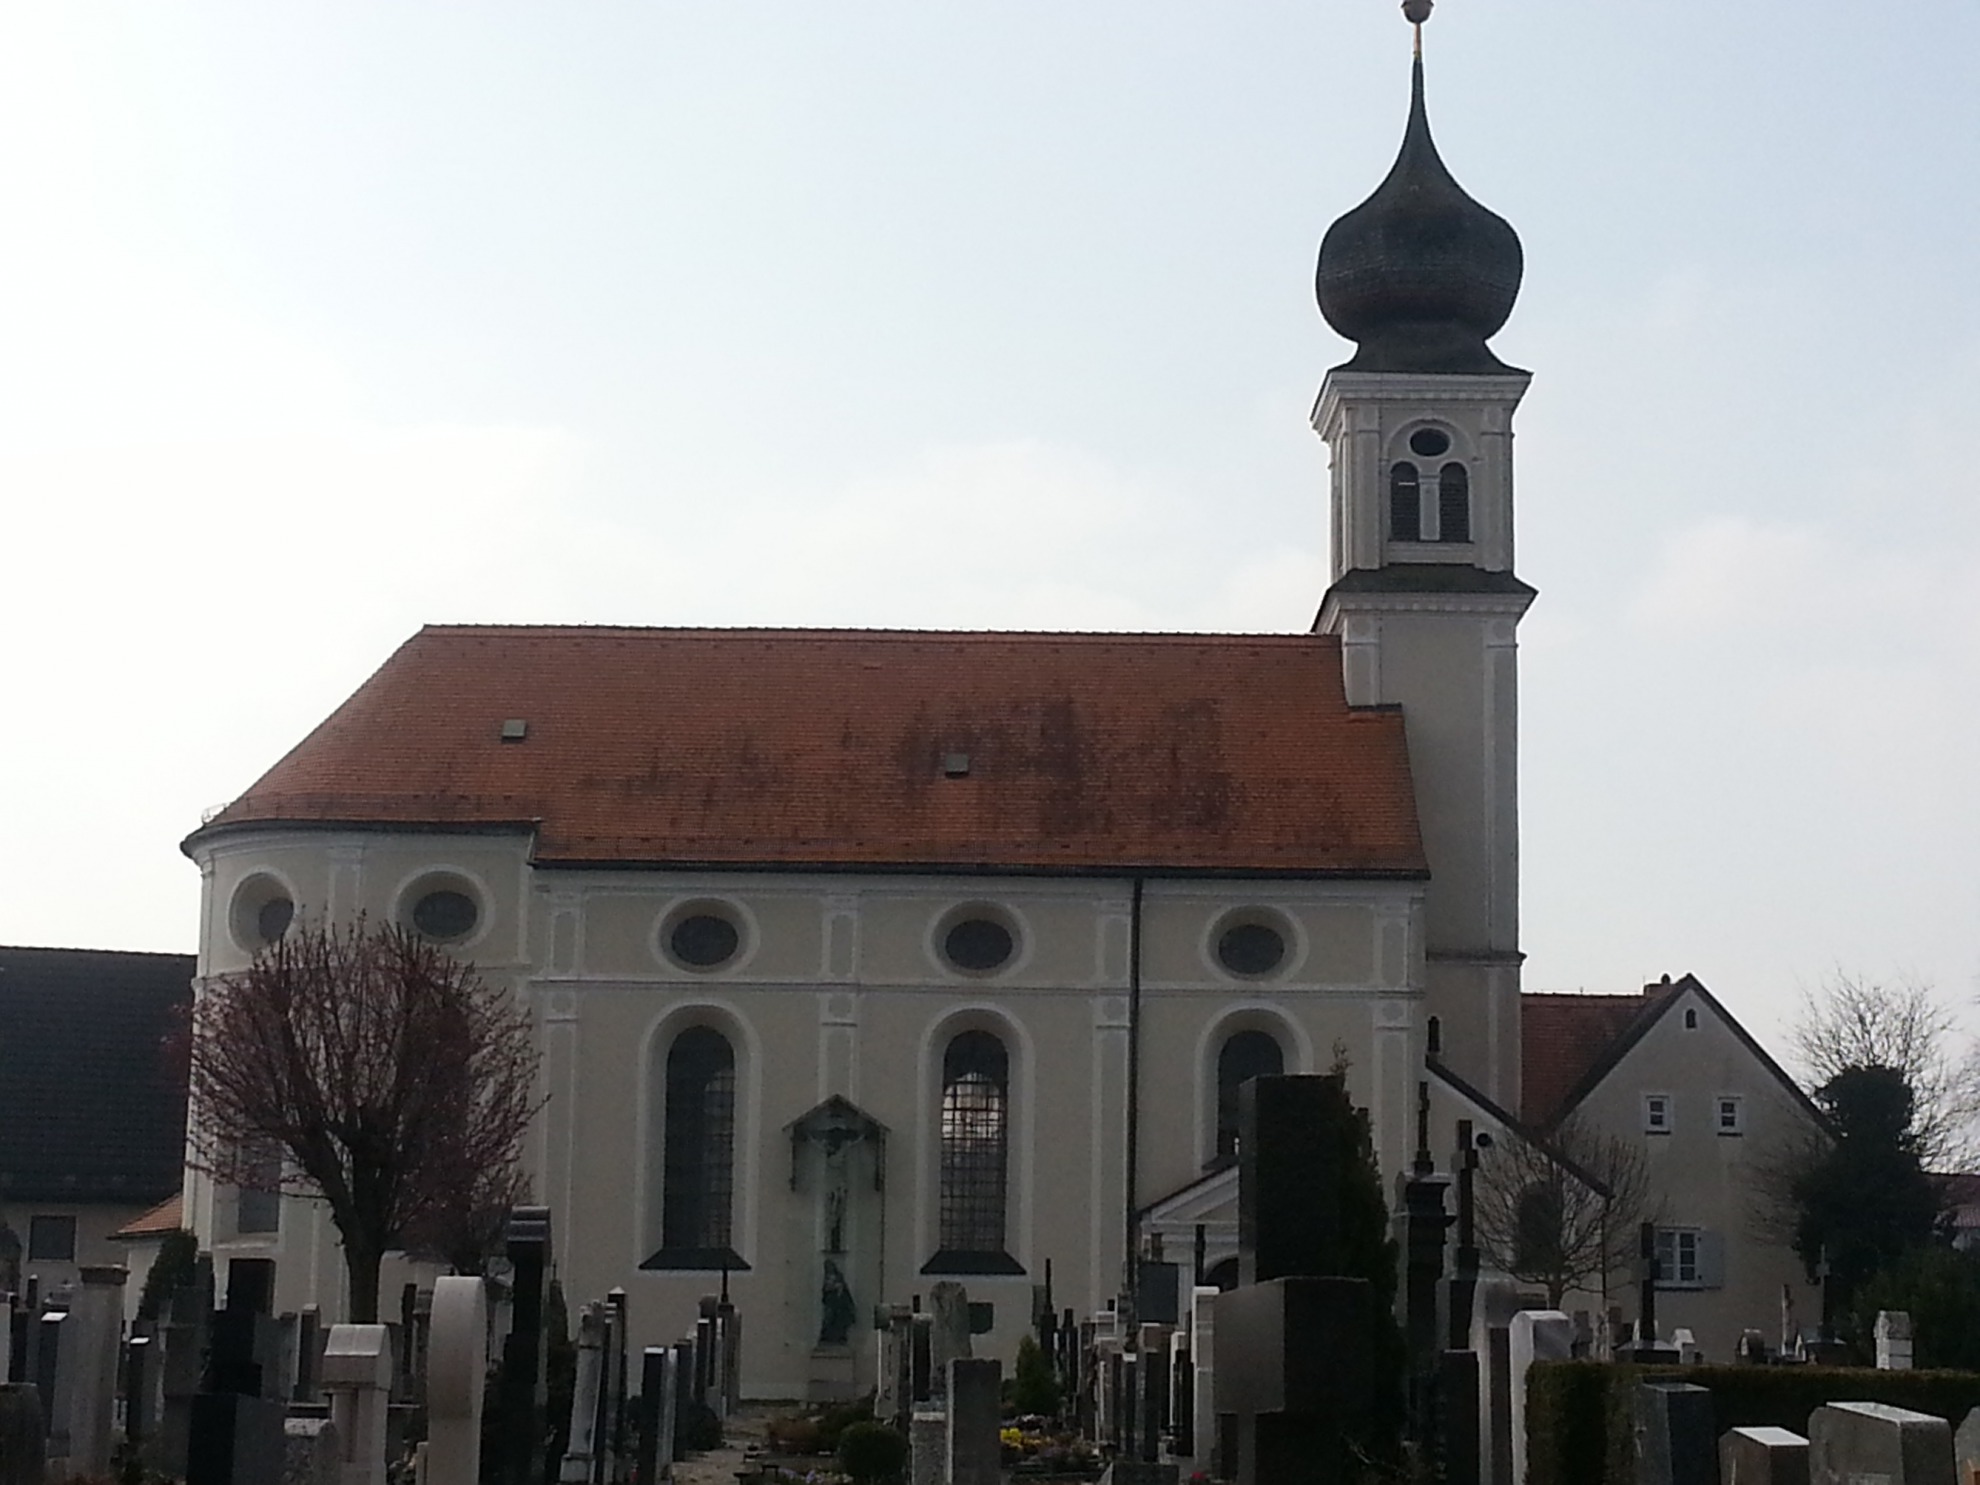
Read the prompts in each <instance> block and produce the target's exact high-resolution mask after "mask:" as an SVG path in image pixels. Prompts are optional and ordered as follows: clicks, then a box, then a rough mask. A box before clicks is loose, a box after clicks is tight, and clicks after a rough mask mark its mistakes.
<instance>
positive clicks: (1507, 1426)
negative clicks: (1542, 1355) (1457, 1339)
mask: <svg viewBox="0 0 1980 1485" xmlns="http://www.w3.org/2000/svg"><path fill="white" fill-rule="evenodd" d="M1525 1308H1527V1305H1526V1299H1525V1294H1524V1291H1522V1290H1521V1288H1520V1286H1519V1285H1518V1284H1516V1283H1515V1282H1514V1281H1513V1280H1511V1279H1509V1278H1506V1277H1505V1276H1504V1275H1496V1274H1495V1275H1487V1276H1485V1277H1482V1278H1480V1279H1479V1281H1478V1284H1477V1287H1476V1289H1475V1290H1474V1291H1473V1293H1472V1317H1471V1350H1472V1352H1473V1353H1474V1354H1475V1355H1476V1356H1477V1358H1478V1387H1477V1389H1476V1392H1477V1397H1478V1472H1479V1479H1480V1480H1481V1481H1482V1482H1483V1485H1515V1482H1514V1478H1513V1467H1512V1438H1513V1432H1512V1320H1513V1316H1515V1315H1517V1314H1518V1313H1519V1312H1520V1311H1521V1310H1522V1309H1525Z"/></svg>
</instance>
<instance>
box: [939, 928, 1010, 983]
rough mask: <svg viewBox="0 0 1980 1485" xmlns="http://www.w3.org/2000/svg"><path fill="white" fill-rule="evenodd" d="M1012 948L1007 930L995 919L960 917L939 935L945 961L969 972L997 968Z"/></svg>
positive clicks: (1007, 957)
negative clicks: (951, 926) (941, 936)
mask: <svg viewBox="0 0 1980 1485" xmlns="http://www.w3.org/2000/svg"><path fill="white" fill-rule="evenodd" d="M1016 949H1017V941H1016V940H1015V939H1013V938H1012V937H1011V931H1010V929H1008V928H1006V927H1005V926H1004V925H1003V924H1002V923H999V922H998V921H997V920H996V919H995V918H964V919H963V920H962V921H961V922H960V923H958V924H956V925H955V926H954V927H953V928H951V929H950V930H949V931H948V933H947V934H945V935H944V936H943V938H942V954H943V956H944V957H945V958H946V959H947V960H948V961H949V963H950V964H952V965H954V966H955V967H956V968H957V969H966V970H969V971H970V972H971V973H973V974H983V973H985V972H987V971H989V970H993V969H998V968H1001V967H1002V966H1003V965H1004V964H1005V963H1007V962H1008V961H1009V960H1010V957H1011V955H1012V953H1013V952H1015V950H1016Z"/></svg>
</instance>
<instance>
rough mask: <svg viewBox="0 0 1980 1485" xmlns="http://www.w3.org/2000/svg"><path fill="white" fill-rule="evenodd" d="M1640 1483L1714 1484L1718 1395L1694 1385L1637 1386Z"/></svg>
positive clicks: (1716, 1465)
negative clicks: (1714, 1401) (1715, 1403)
mask: <svg viewBox="0 0 1980 1485" xmlns="http://www.w3.org/2000/svg"><path fill="white" fill-rule="evenodd" d="M1635 1413H1636V1485H1714V1481H1715V1478H1716V1476H1717V1475H1718V1472H1719V1450H1718V1441H1717V1440H1716V1438H1715V1437H1714V1428H1715V1427H1716V1425H1715V1424H1714V1422H1713V1418H1712V1394H1711V1393H1710V1392H1709V1391H1707V1390H1706V1389H1705V1388H1703V1387H1694V1386H1692V1384H1691V1383H1689V1382H1639V1383H1638V1384H1637V1387H1636V1398H1635Z"/></svg>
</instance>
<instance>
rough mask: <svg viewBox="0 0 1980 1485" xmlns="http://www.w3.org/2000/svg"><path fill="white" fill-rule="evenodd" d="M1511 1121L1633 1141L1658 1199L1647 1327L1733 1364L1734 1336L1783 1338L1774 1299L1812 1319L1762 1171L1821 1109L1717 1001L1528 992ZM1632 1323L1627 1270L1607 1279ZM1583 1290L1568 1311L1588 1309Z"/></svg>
mask: <svg viewBox="0 0 1980 1485" xmlns="http://www.w3.org/2000/svg"><path fill="white" fill-rule="evenodd" d="M1521 1027H1522V1039H1523V1042H1524V1047H1525V1059H1524V1065H1525V1084H1524V1093H1523V1096H1522V1099H1521V1104H1520V1114H1521V1119H1522V1122H1523V1123H1524V1124H1525V1125H1526V1126H1527V1127H1528V1128H1530V1129H1531V1130H1533V1131H1534V1132H1535V1133H1536V1134H1537V1135H1538V1137H1540V1138H1541V1139H1543V1140H1544V1139H1545V1138H1546V1137H1547V1135H1548V1134H1549V1132H1550V1131H1553V1130H1555V1129H1557V1128H1559V1127H1560V1125H1561V1123H1562V1121H1563V1120H1566V1119H1569V1118H1573V1119H1574V1120H1575V1121H1576V1122H1577V1123H1579V1124H1581V1125H1582V1126H1584V1127H1586V1128H1588V1129H1590V1130H1594V1131H1599V1132H1601V1133H1605V1134H1609V1135H1614V1136H1617V1137H1619V1138H1623V1139H1628V1140H1631V1141H1633V1142H1635V1143H1636V1145H1637V1146H1638V1147H1639V1148H1640V1149H1642V1150H1643V1152H1644V1154H1645V1157H1646V1160H1647V1162H1648V1170H1649V1175H1650V1184H1651V1189H1652V1193H1653V1198H1654V1200H1655V1201H1656V1203H1657V1204H1658V1207H1659V1215H1658V1218H1657V1243H1658V1255H1659V1259H1660V1267H1661V1272H1662V1274H1663V1279H1662V1284H1661V1293H1660V1298H1659V1299H1658V1302H1657V1319H1658V1329H1659V1331H1660V1333H1661V1334H1662V1336H1663V1337H1664V1338H1666V1339H1668V1338H1669V1337H1670V1335H1671V1334H1672V1333H1673V1332H1674V1331H1675V1330H1677V1329H1679V1328H1681V1327H1682V1328H1688V1329H1689V1330H1690V1331H1691V1332H1692V1333H1693V1334H1694V1335H1695V1336H1696V1337H1697V1339H1698V1343H1699V1345H1701V1346H1702V1347H1703V1348H1704V1349H1705V1352H1706V1355H1707V1356H1708V1357H1709V1358H1710V1359H1712V1360H1715V1361H1728V1360H1731V1359H1732V1356H1733V1352H1734V1348H1735V1347H1736V1346H1737V1344H1738V1341H1739V1337H1740V1333H1741V1332H1742V1331H1744V1330H1748V1329H1752V1330H1758V1331H1760V1332H1761V1333H1762V1334H1763V1335H1765V1336H1766V1338H1767V1341H1768V1344H1769V1345H1770V1346H1771V1345H1776V1344H1778V1343H1779V1341H1780V1335H1781V1319H1782V1293H1783V1290H1784V1289H1785V1290H1786V1292H1787V1294H1788V1296H1789V1297H1790V1299H1791V1301H1792V1303H1793V1306H1794V1313H1795V1315H1796V1318H1797V1321H1798V1323H1799V1324H1800V1325H1801V1326H1803V1327H1810V1326H1813V1325H1814V1324H1815V1323H1816V1322H1817V1321H1818V1320H1819V1319H1820V1318H1821V1300H1820V1293H1819V1291H1818V1290H1817V1289H1816V1288H1815V1287H1814V1286H1812V1285H1811V1284H1809V1283H1808V1281H1807V1276H1806V1274H1805V1273H1804V1272H1803V1269H1802V1266H1801V1261H1800V1259H1798V1258H1797V1257H1796V1256H1795V1254H1794V1252H1793V1250H1792V1248H1790V1247H1789V1246H1788V1244H1787V1243H1786V1241H1784V1239H1783V1238H1782V1237H1781V1236H1779V1235H1778V1234H1777V1233H1773V1232H1769V1231H1768V1230H1767V1224H1766V1222H1765V1220H1764V1212H1763V1203H1764V1201H1765V1199H1766V1198H1765V1192H1766V1190H1767V1188H1768V1186H1769V1182H1768V1180H1767V1178H1766V1177H1767V1172H1768V1171H1769V1170H1772V1169H1777V1168H1778V1166H1779V1163H1780V1160H1781V1157H1782V1156H1783V1155H1784V1154H1785V1153H1786V1152H1788V1151H1790V1150H1792V1149H1794V1148H1795V1147H1797V1146H1800V1145H1804V1144H1805V1143H1806V1142H1807V1141H1808V1140H1810V1139H1811V1138H1821V1137H1822V1131H1823V1129H1824V1127H1825V1126H1824V1122H1823V1119H1822V1115H1821V1113H1820V1111H1819V1110H1817V1109H1816V1107H1815V1105H1814V1104H1813V1103H1811V1102H1810V1101H1809V1099H1808V1097H1807V1095H1806V1094H1804V1093H1803V1092H1802V1091H1801V1089H1800V1088H1799V1087H1798V1086H1797V1085H1796V1084H1795V1082H1794V1080H1793V1079H1792V1078H1790V1077H1789V1076H1788V1075H1787V1073H1786V1072H1784V1071H1783V1070H1782V1068H1781V1066H1780V1064H1779V1063H1777V1062H1776V1061H1774V1059H1773V1058H1772V1057H1770V1056H1769V1055H1768V1054H1767V1051H1766V1049H1765V1048H1763V1047H1762V1046H1761V1045H1760V1044H1759V1043H1758V1042H1756V1041H1755V1040H1754V1039H1753V1037H1752V1036H1751V1035H1750V1034H1749V1033H1748V1032H1747V1030H1746V1028H1745V1027H1743V1026H1741V1025H1740V1024H1739V1022H1738V1021H1737V1020H1736V1019H1734V1017H1733V1015H1732V1013H1731V1012H1730V1011H1728V1010H1727V1009H1726V1008H1725V1006H1724V1005H1723V1004H1721V1003H1720V1001H1719V999H1718V998H1717V997H1716V996H1714V995H1713V994H1712V992H1711V991H1709V990H1707V989H1706V988H1705V987H1704V986H1703V985H1702V984H1700V983H1699V982H1698V981H1697V980H1696V979H1694V978H1693V977H1692V976H1690V975H1686V976H1684V977H1683V978H1682V979H1680V980H1676V981H1673V980H1671V979H1670V978H1669V977H1668V976H1667V977H1665V979H1664V980H1662V981H1661V982H1659V983H1657V984H1654V985H1647V986H1645V987H1644V990H1643V993H1642V994H1641V995H1525V996H1522V997H1521ZM1609 1303H1610V1304H1611V1305H1612V1306H1620V1307H1621V1308H1622V1310H1623V1312H1624V1314H1625V1316H1626V1317H1628V1318H1630V1319H1634V1318H1635V1316H1636V1313H1637V1304H1638V1294H1637V1289H1636V1275H1635V1274H1634V1273H1633V1272H1632V1273H1627V1274H1616V1275H1612V1276H1611V1278H1610V1293H1609ZM1599 1304H1600V1300H1599V1297H1598V1296H1587V1295H1584V1296H1580V1297H1578V1298H1572V1299H1570V1301H1569V1308H1577V1307H1580V1308H1588V1309H1591V1310H1593V1309H1597V1308H1599Z"/></svg>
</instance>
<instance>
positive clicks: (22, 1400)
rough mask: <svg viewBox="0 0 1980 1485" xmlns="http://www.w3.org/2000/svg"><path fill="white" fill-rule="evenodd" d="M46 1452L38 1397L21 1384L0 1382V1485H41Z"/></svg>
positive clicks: (39, 1397) (33, 1390) (32, 1389)
mask: <svg viewBox="0 0 1980 1485" xmlns="http://www.w3.org/2000/svg"><path fill="white" fill-rule="evenodd" d="M47 1452H48V1437H47V1434H46V1432H45V1431H44V1430H43V1428H42V1426H41V1394H40V1393H39V1392H37V1391H36V1390H35V1389H34V1388H32V1387H29V1386H27V1385H26V1384H24V1383H18V1382H0V1485H43V1476H44V1466H45V1462H46V1460H47Z"/></svg>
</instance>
